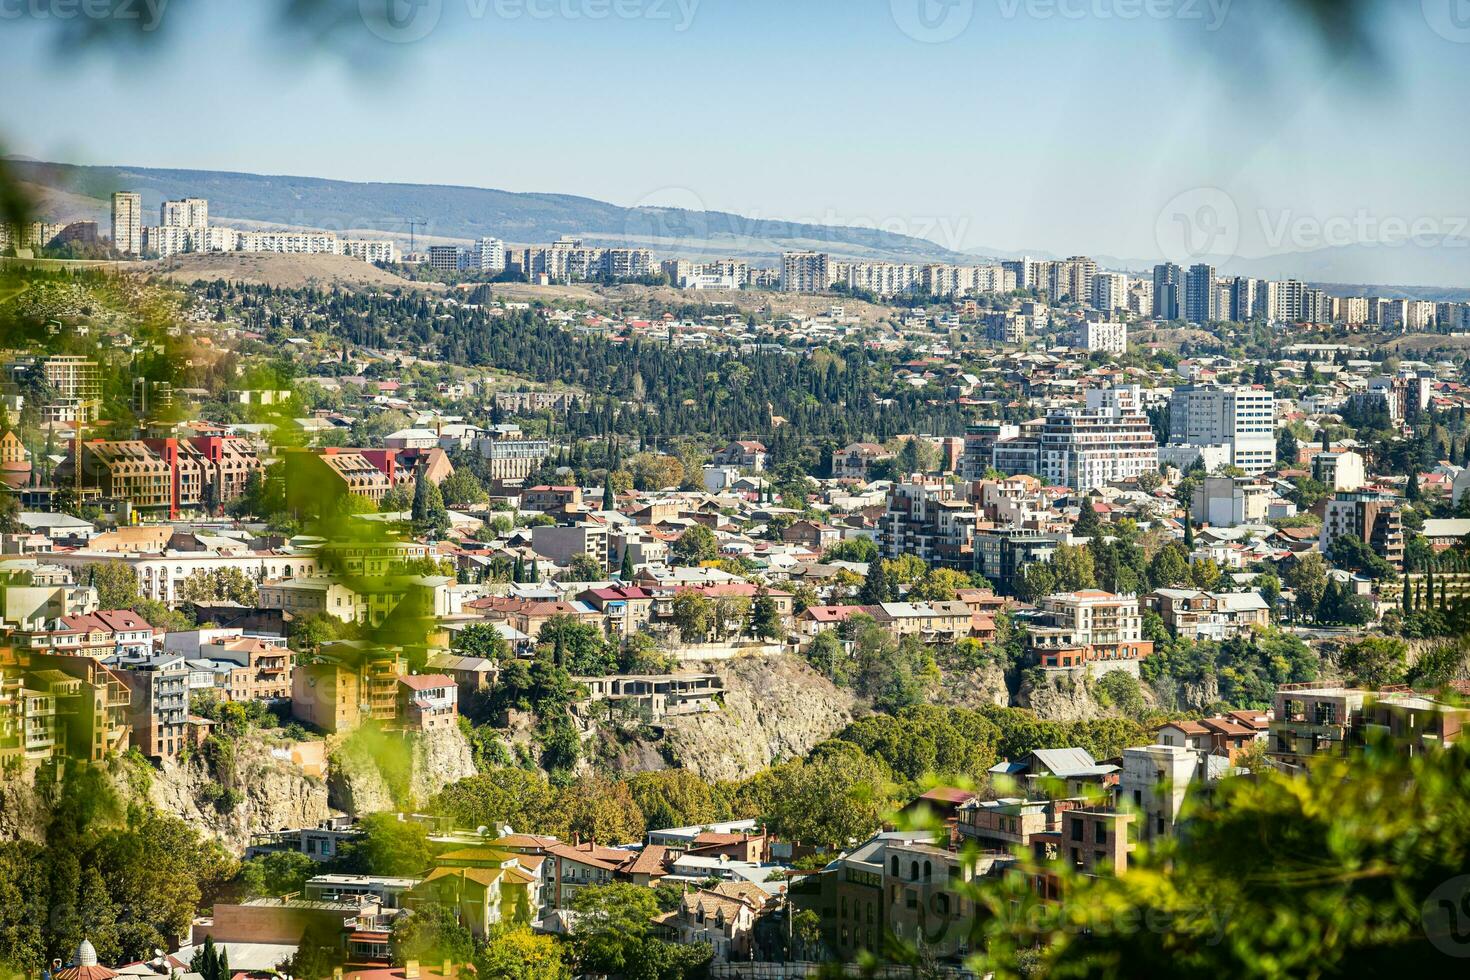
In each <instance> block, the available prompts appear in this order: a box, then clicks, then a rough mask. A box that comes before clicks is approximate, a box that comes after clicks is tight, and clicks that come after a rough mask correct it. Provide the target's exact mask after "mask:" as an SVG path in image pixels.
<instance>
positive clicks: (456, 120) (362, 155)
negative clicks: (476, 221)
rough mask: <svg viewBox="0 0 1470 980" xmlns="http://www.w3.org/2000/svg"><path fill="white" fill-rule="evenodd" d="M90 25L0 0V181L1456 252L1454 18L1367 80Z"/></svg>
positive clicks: (942, 21)
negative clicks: (690, 211)
mask: <svg viewBox="0 0 1470 980" xmlns="http://www.w3.org/2000/svg"><path fill="white" fill-rule="evenodd" d="M84 2H85V3H92V2H99V0H0V63H3V64H5V65H6V72H5V82H4V85H3V87H0V93H3V94H0V142H3V144H4V146H5V147H6V148H7V150H8V151H9V152H12V153H19V154H23V155H26V156H30V157H34V158H37V159H43V160H57V161H66V162H74V163H96V164H131V165H138V166H155V167H181V168H200V169H222V170H239V171H248V172H255V173H283V174H296V175H308V176H318V177H333V178H340V179H348V180H386V181H403V182H414V183H445V184H467V185H474V186H482V187H495V188H501V189H505V190H512V191H546V192H556V193H569V194H580V195H584V196H588V197H593V198H598V199H602V200H607V201H612V202H614V203H617V204H623V205H633V204H640V203H652V204H671V205H677V206H682V207H691V208H709V209H717V210H728V211H734V212H738V213H742V214H746V215H750V216H754V217H762V218H785V219H797V220H808V221H817V222H823V223H834V224H855V225H867V226H877V227H882V228H887V229H890V230H893V231H899V232H903V233H906V234H913V235H917V236H919V237H924V238H928V239H930V240H933V241H935V242H937V243H938V244H940V245H943V246H945V247H947V248H952V249H962V250H983V249H998V250H1007V251H1013V250H1024V249H1032V250H1038V251H1046V252H1051V253H1055V254H1060V255H1066V254H1073V253H1081V254H1091V255H1100V256H1112V257H1124V258H1130V259H1132V258H1147V259H1152V258H1154V257H1156V256H1159V255H1160V254H1164V255H1166V256H1168V257H1171V258H1187V257H1188V255H1187V254H1185V255H1175V253H1176V252H1179V251H1181V249H1182V250H1183V251H1184V252H1185V253H1189V252H1190V251H1191V250H1192V251H1194V252H1199V251H1201V250H1202V249H1205V248H1210V249H1222V250H1228V251H1229V252H1230V253H1231V254H1239V255H1245V256H1252V255H1265V254H1273V253H1280V252H1285V251H1294V250H1300V249H1310V248H1312V247H1315V244H1316V243H1326V244H1341V243H1349V244H1350V243H1352V242H1358V241H1364V240H1368V241H1372V240H1374V239H1375V238H1382V237H1385V236H1392V235H1393V234H1396V233H1397V232H1398V230H1399V228H1400V226H1401V225H1402V226H1403V227H1405V228H1411V229H1417V231H1416V232H1415V233H1416V234H1422V233H1425V232H1426V231H1427V232H1428V233H1429V234H1431V235H1434V234H1442V235H1448V236H1450V237H1451V238H1452V239H1453V238H1454V237H1455V236H1457V235H1459V236H1470V231H1466V230H1465V229H1464V227H1463V225H1461V224H1460V223H1459V222H1460V216H1464V215H1470V181H1466V180H1465V179H1464V164H1463V162H1462V161H1464V160H1465V159H1466V158H1467V150H1470V127H1467V126H1465V125H1464V123H1463V120H1464V117H1465V108H1464V107H1465V104H1466V101H1467V100H1466V94H1467V90H1470V11H1466V10H1462V9H1461V8H1463V7H1465V6H1466V4H1465V0H1383V2H1381V3H1377V4H1375V3H1373V0H1367V2H1368V3H1369V4H1370V6H1374V7H1375V8H1382V9H1381V10H1376V12H1375V15H1374V16H1373V18H1372V19H1371V20H1370V22H1369V25H1368V26H1369V36H1370V38H1371V39H1372V41H1373V44H1374V46H1375V49H1376V54H1375V55H1373V56H1372V57H1369V58H1358V59H1355V58H1349V57H1346V56H1345V55H1344V54H1343V51H1344V46H1343V45H1340V44H1324V43H1322V41H1321V40H1320V37H1319V35H1317V34H1316V33H1314V32H1313V31H1311V30H1310V29H1309V28H1308V27H1307V25H1306V24H1304V23H1303V22H1301V21H1299V20H1296V19H1295V18H1294V17H1293V16H1292V15H1291V14H1289V13H1284V12H1282V6H1283V4H1282V2H1281V0H1233V2H1232V0H778V2H773V0H317V2H318V3H319V4H325V5H327V6H329V7H332V8H333V9H336V10H339V11H340V12H341V13H342V14H343V19H342V21H341V23H340V24H339V25H338V26H337V27H336V28H335V29H334V30H330V31H326V32H325V35H326V36H327V37H328V38H329V40H328V41H327V42H326V43H322V44H317V43H313V42H311V41H309V40H307V39H306V35H307V34H309V33H310V31H302V30H290V29H287V30H283V29H282V28H281V26H280V21H279V20H277V19H276V14H275V13H274V11H276V10H278V9H279V8H280V7H282V6H283V5H285V0H252V2H250V3H240V2H226V0H218V2H214V0H109V2H120V3H123V4H125V6H127V7H129V8H130V10H129V12H130V13H136V14H137V21H136V22H135V23H140V24H142V23H146V24H148V25H150V26H152V25H153V22H154V21H155V20H156V23H157V29H152V30H147V31H136V32H134V34H135V36H136V38H137V43H136V44H132V45H127V46H122V48H121V49H120V48H119V46H116V45H87V46H83V45H79V44H78V43H76V34H75V31H76V30H77V29H78V27H79V26H83V27H85V26H91V22H90V21H88V19H87V18H86V17H85V15H81V14H78V15H77V16H73V17H71V18H69V19H62V18H60V17H58V14H61V13H66V12H69V10H70V9H71V8H70V7H69V6H68V5H69V4H78V3H84ZM161 2H163V3H165V6H164V7H163V8H162V12H161V15H160V16H156V17H155V14H154V11H156V10H157V9H158V7H157V5H158V4H159V3H161ZM387 3H392V4H394V8H393V9H394V11H395V12H396V14H397V17H396V19H394V20H391V21H385V20H384V19H383V18H382V17H381V13H382V11H383V10H384V9H386V8H385V6H384V5H385V4H387ZM149 4H153V5H154V6H151V7H150V6H149ZM360 11H367V14H366V16H363V15H361V14H360ZM1456 13H1460V14H1465V15H1466V16H1464V17H1456V16H1455V14H1456ZM1462 25H1464V26H1462ZM385 38H386V39H385ZM1416 223H1417V224H1416Z"/></svg>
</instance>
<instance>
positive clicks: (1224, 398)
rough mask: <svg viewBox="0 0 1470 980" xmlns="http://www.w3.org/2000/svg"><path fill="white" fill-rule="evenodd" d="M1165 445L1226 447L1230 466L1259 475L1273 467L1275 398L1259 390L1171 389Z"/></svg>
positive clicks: (1234, 388)
mask: <svg viewBox="0 0 1470 980" xmlns="http://www.w3.org/2000/svg"><path fill="white" fill-rule="evenodd" d="M1169 444H1170V445H1189V446H1226V447H1228V448H1229V450H1230V463H1231V465H1232V466H1238V467H1239V468H1240V469H1242V470H1244V471H1245V472H1246V473H1248V474H1250V475H1251V476H1256V475H1258V474H1260V473H1264V472H1266V471H1267V470H1269V469H1271V468H1272V467H1273V466H1275V465H1276V396H1275V395H1274V394H1273V393H1272V392H1271V391H1270V390H1268V389H1266V388H1263V387H1259V386H1252V387H1247V386H1240V387H1225V386H1216V385H1188V386H1186V387H1183V388H1175V389H1174V395H1173V397H1172V398H1171V399H1170V400H1169Z"/></svg>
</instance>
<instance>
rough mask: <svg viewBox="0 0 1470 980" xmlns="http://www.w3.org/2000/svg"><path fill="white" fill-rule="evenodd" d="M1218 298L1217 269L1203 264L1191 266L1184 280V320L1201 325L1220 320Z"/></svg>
mask: <svg viewBox="0 0 1470 980" xmlns="http://www.w3.org/2000/svg"><path fill="white" fill-rule="evenodd" d="M1218 296H1219V294H1218V293H1217V292H1216V289H1215V267H1214V266H1212V265H1206V264H1205V263H1203V262H1201V263H1199V264H1197V265H1192V266H1190V267H1189V273H1188V275H1186V276H1185V279H1184V319H1186V320H1188V321H1189V322H1190V323H1199V324H1206V323H1213V322H1214V321H1216V320H1218V319H1220V307H1219V299H1218Z"/></svg>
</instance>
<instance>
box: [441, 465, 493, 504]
mask: <svg viewBox="0 0 1470 980" xmlns="http://www.w3.org/2000/svg"><path fill="white" fill-rule="evenodd" d="M426 482H427V481H426ZM439 495H440V496H441V497H442V498H443V500H444V505H445V506H446V507H472V506H474V505H475V504H482V503H484V502H485V501H486V500H489V499H490V495H489V494H488V493H486V492H485V488H484V487H483V486H481V485H480V481H479V480H478V479H476V478H475V474H473V473H471V472H470V470H469V468H468V467H463V466H462V467H460V468H459V469H457V470H455V471H454V472H453V473H451V474H449V476H447V477H445V478H444V481H443V482H442V483H440V484H439Z"/></svg>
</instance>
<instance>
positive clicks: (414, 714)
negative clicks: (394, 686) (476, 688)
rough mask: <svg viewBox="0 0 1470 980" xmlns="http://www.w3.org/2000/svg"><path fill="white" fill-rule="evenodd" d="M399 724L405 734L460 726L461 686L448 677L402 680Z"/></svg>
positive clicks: (421, 677) (399, 683) (400, 682)
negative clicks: (406, 732)
mask: <svg viewBox="0 0 1470 980" xmlns="http://www.w3.org/2000/svg"><path fill="white" fill-rule="evenodd" d="M397 694H398V725H399V727H400V728H402V729H404V730H405V731H415V732H434V731H439V730H441V729H445V728H453V727H454V726H456V725H458V724H459V684H458V682H456V681H455V679H454V678H453V677H450V676H449V675H448V674H412V675H409V676H405V677H399V678H398V692H397Z"/></svg>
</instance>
